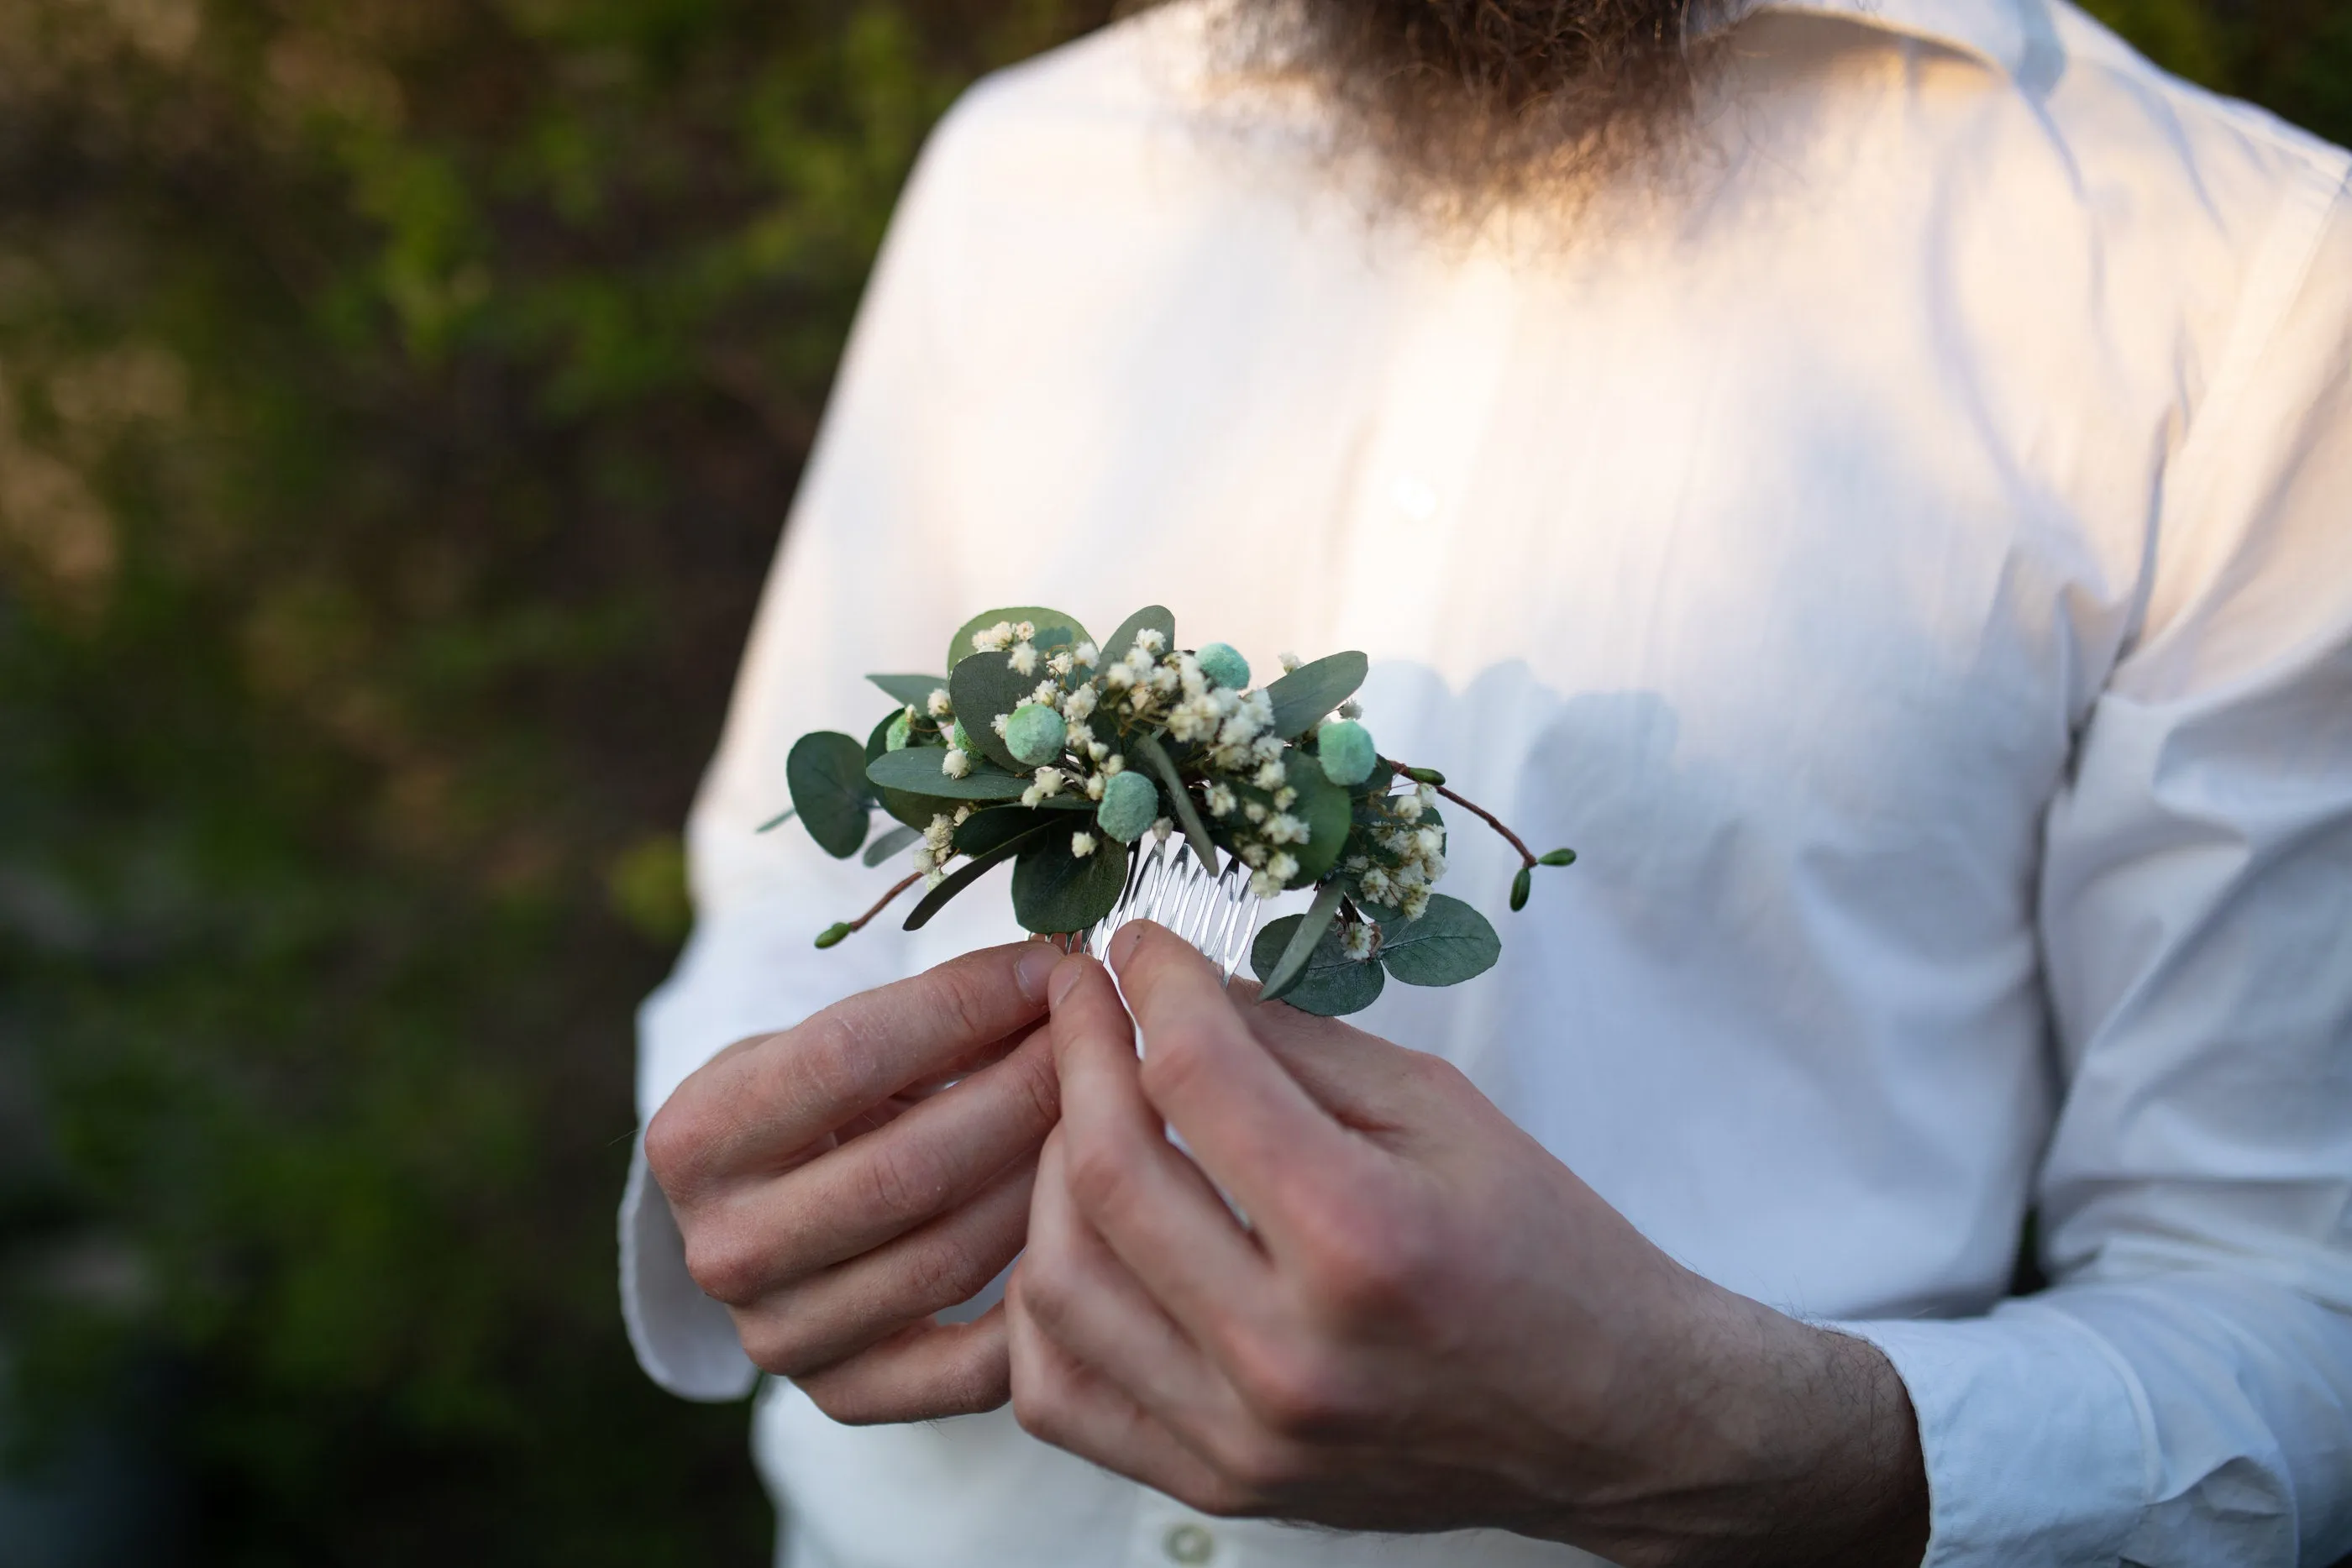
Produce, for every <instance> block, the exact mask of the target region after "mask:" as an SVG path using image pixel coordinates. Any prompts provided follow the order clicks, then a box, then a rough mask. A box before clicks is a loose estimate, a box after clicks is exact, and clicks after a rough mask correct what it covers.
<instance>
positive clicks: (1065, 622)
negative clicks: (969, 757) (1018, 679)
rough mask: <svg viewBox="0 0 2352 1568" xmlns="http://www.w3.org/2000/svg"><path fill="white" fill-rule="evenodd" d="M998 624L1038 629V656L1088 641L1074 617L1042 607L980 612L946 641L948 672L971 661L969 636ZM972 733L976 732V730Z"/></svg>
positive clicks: (1018, 606) (967, 723)
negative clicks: (1019, 624) (1011, 624)
mask: <svg viewBox="0 0 2352 1568" xmlns="http://www.w3.org/2000/svg"><path fill="white" fill-rule="evenodd" d="M1000 621H1011V622H1015V623H1018V622H1023V621H1026V622H1030V623H1032V624H1033V625H1034V626H1035V627H1036V628H1037V635H1036V637H1035V639H1034V643H1035V646H1036V647H1037V649H1038V650H1039V651H1040V652H1043V651H1044V650H1045V649H1047V648H1058V647H1062V646H1064V645H1065V644H1069V645H1076V643H1083V642H1085V641H1086V640H1087V629H1086V628H1085V627H1084V626H1082V625H1080V624H1079V623H1078V618H1077V617H1076V616H1075V615H1069V614H1065V613H1064V612H1061V611H1059V610H1048V609H1046V608H1045V606H1044V605H1042V604H1014V605H1009V606H1007V607H1006V608H1004V609H1003V610H983V611H982V612H980V613H979V614H977V615H975V616H973V617H972V618H971V620H969V621H967V622H964V623H963V624H962V625H961V626H959V627H957V628H956V634H955V635H954V636H952V637H950V638H949V639H948V668H949V669H950V670H952V669H954V668H955V667H956V666H957V665H958V664H962V663H963V662H964V661H965V660H966V659H969V658H971V655H972V653H973V649H972V645H971V639H972V633H974V632H985V631H987V630H988V629H989V628H990V627H991V626H993V625H995V624H996V623H997V622H1000ZM956 714H957V716H958V717H961V716H962V715H963V709H962V708H961V707H959V708H957V709H956ZM964 725H965V727H967V728H970V727H971V720H970V719H969V718H966V719H964ZM973 733H974V734H977V733H979V732H978V731H976V730H975V731H974V732H973Z"/></svg>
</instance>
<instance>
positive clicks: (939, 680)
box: [866, 675, 948, 713]
mask: <svg viewBox="0 0 2352 1568" xmlns="http://www.w3.org/2000/svg"><path fill="white" fill-rule="evenodd" d="M866 679H867V680H869V681H872V682H873V683H874V684H875V685H877V686H880V687H881V688H882V689H883V690H884V691H886V692H888V693H889V694H890V697H891V700H892V701H894V702H899V703H904V704H905V705H906V706H908V707H911V708H913V709H914V710H915V711H916V712H917V713H928V712H929V711H930V702H931V694H932V693H933V692H935V691H938V690H939V689H940V687H941V686H943V685H947V684H948V678H947V677H946V676H945V675H868V676H866Z"/></svg>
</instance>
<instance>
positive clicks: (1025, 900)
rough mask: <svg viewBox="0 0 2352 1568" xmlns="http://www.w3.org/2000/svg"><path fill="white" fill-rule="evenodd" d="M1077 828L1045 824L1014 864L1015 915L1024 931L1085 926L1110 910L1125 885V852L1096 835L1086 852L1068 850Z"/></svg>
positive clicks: (1047, 932)
mask: <svg viewBox="0 0 2352 1568" xmlns="http://www.w3.org/2000/svg"><path fill="white" fill-rule="evenodd" d="M1073 831H1074V830H1072V829H1069V828H1065V827H1060V826H1055V827H1050V828H1047V829H1046V830H1045V831H1044V832H1043V833H1042V834H1040V835H1039V836H1038V837H1036V838H1034V839H1029V840H1025V841H1024V842H1023V847H1022V850H1021V856H1020V858H1019V859H1018V860H1016V861H1014V862H1013V918H1014V919H1016V920H1018V921H1020V922H1021V926H1022V929H1023V930H1024V931H1037V932H1043V933H1045V935H1047V936H1053V935H1055V934H1056V933H1058V932H1064V931H1084V930H1085V929H1086V928H1087V926H1089V925H1093V924H1094V923H1095V922H1096V921H1097V920H1100V919H1101V918H1102V917H1103V916H1104V915H1108V914H1109V913H1110V911H1111V905H1113V904H1117V903H1118V895H1119V890H1120V889H1122V888H1124V887H1125V886H1126V885H1127V852H1126V851H1125V849H1123V848H1122V847H1121V846H1120V845H1119V844H1118V842H1116V841H1113V840H1109V839H1098V841H1097V844H1096V847H1095V852H1093V853H1092V854H1088V855H1076V854H1072V853H1071V852H1070V839H1071V836H1072V833H1073Z"/></svg>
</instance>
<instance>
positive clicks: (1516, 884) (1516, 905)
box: [1511, 866, 1536, 915]
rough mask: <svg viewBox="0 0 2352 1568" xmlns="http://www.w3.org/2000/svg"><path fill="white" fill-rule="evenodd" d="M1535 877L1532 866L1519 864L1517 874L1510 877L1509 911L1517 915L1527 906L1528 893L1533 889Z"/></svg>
mask: <svg viewBox="0 0 2352 1568" xmlns="http://www.w3.org/2000/svg"><path fill="white" fill-rule="evenodd" d="M1535 885H1536V878H1535V872H1534V869H1533V868H1532V867H1528V866H1521V867H1520V868H1519V874H1518V875H1517V876H1515V877H1513V878H1511V913H1512V914H1514V915H1517V913H1518V912H1519V911H1520V910H1522V909H1525V908H1526V907H1527V906H1528V894H1530V893H1532V892H1534V891H1535Z"/></svg>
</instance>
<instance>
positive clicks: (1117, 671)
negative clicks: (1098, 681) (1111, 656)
mask: <svg viewBox="0 0 2352 1568" xmlns="http://www.w3.org/2000/svg"><path fill="white" fill-rule="evenodd" d="M1102 683H1103V685H1105V686H1107V687H1108V688H1109V689H1110V690H1112V691H1115V692H1123V691H1125V690H1127V688H1128V687H1129V686H1131V685H1135V672H1134V670H1132V669H1130V668H1129V666H1127V665H1125V664H1113V665H1112V666H1111V667H1110V668H1109V669H1108V670H1105V671H1104V672H1103V673H1102Z"/></svg>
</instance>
